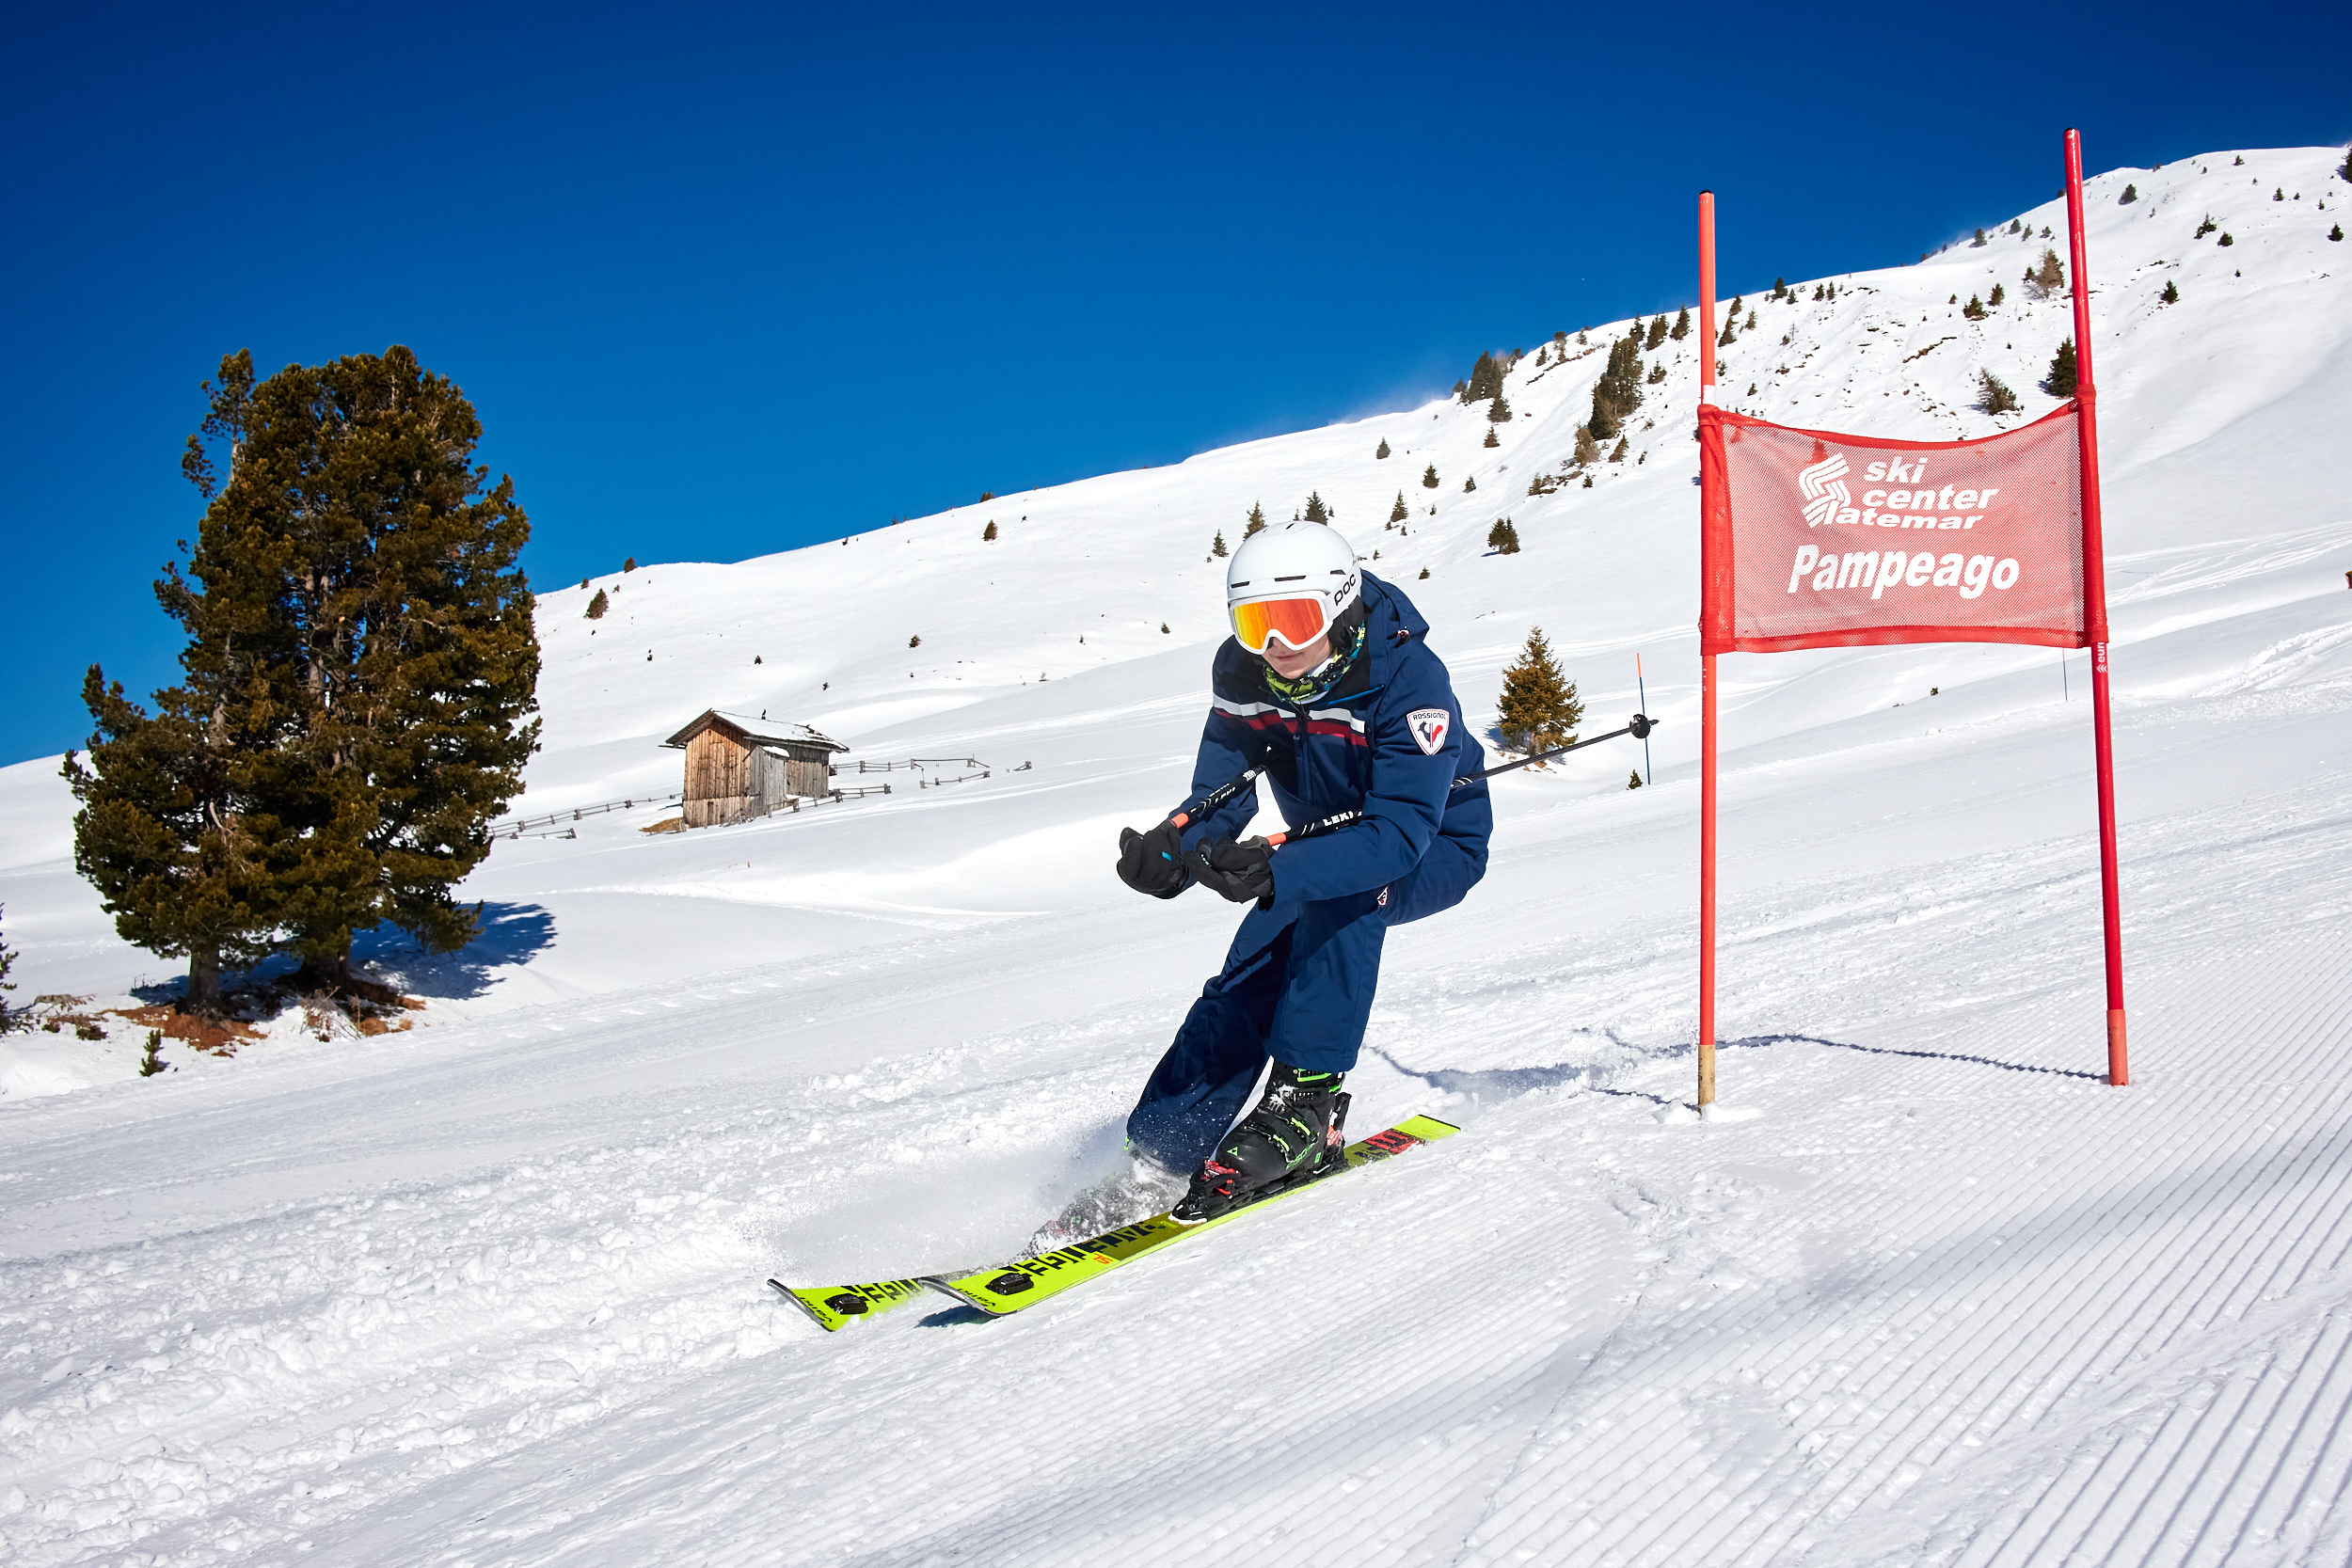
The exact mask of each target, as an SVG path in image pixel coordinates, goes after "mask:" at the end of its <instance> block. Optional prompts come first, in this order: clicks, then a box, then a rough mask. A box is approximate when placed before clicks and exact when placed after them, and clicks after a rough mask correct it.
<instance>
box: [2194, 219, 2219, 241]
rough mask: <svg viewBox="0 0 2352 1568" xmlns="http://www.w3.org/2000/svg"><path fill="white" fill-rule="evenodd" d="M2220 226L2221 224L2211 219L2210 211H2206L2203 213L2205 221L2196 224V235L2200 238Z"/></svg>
mask: <svg viewBox="0 0 2352 1568" xmlns="http://www.w3.org/2000/svg"><path fill="white" fill-rule="evenodd" d="M2220 227H2221V225H2219V224H2217V223H2216V222H2214V221H2213V214H2211V213H2207V214H2205V221H2204V222H2202V223H2201V224H2199V225H2198V226H2197V236H2196V237H2197V238H2199V239H2203V238H2204V237H2205V236H2206V235H2208V234H2210V233H2212V232H2213V231H2214V230H2217V229H2218V228H2220Z"/></svg>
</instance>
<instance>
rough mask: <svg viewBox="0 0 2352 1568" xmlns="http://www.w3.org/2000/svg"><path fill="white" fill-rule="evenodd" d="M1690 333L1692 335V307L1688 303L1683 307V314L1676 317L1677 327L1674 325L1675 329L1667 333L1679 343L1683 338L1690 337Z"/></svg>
mask: <svg viewBox="0 0 2352 1568" xmlns="http://www.w3.org/2000/svg"><path fill="white" fill-rule="evenodd" d="M1690 335H1691V308H1690V307H1689V306H1687V305H1686V306H1684V307H1683V308H1682V314H1680V315H1678V316H1677V317H1676V318H1675V327H1674V330H1673V331H1672V332H1669V333H1667V334H1666V336H1667V337H1669V338H1672V339H1673V340H1674V341H1676V342H1677V343H1678V342H1680V341H1682V340H1683V339H1685V338H1688V337H1689V336H1690Z"/></svg>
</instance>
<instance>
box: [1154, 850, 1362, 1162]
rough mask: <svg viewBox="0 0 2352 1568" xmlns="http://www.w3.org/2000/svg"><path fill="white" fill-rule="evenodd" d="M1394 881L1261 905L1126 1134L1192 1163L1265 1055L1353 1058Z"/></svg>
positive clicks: (1220, 1130) (1313, 1065) (1304, 1059)
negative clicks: (1332, 894)
mask: <svg viewBox="0 0 2352 1568" xmlns="http://www.w3.org/2000/svg"><path fill="white" fill-rule="evenodd" d="M1388 899H1389V890H1388V889H1385V888H1383V889H1377V890H1375V891H1373V892H1370V893H1359V894H1352V895H1349V896H1347V897H1345V898H1324V899H1317V900H1315V901H1314V902H1312V903H1307V904H1290V905H1282V904H1277V905H1276V906H1275V907H1274V908H1273V909H1271V910H1258V909H1252V910H1251V911H1249V912H1248V914H1246V915H1244V916H1243V917H1242V923H1241V929H1240V930H1238V931H1236V932H1234V933H1233V945H1232V949H1231V950H1230V951H1229V952H1228V953H1227V954H1226V956H1225V967H1224V969H1223V970H1221V971H1219V972H1218V974H1217V975H1216V978H1215V979H1212V980H1211V981H1210V982H1209V983H1208V985H1207V986H1205V987H1204V988H1202V990H1201V992H1200V1000H1199V1001H1197V1002H1195V1003H1194V1004H1193V1005H1192V1010H1191V1011H1190V1012H1189V1013H1187V1014H1185V1015H1184V1027H1183V1028H1181V1029H1179V1030H1177V1031H1176V1040H1175V1043H1174V1044H1172V1045H1170V1046H1169V1047H1168V1053H1167V1054H1166V1055H1164V1056H1162V1057H1161V1058H1160V1065H1159V1066H1158V1067H1156V1068H1154V1069H1152V1077H1151V1081H1150V1082H1148V1083H1147V1084H1145V1085H1144V1087H1143V1098H1142V1099H1140V1100H1138V1101H1136V1108H1135V1110H1134V1111H1133V1112H1131V1113H1129V1115H1128V1117H1127V1140H1128V1142H1129V1143H1130V1144H1131V1145H1132V1146H1133V1147H1134V1148H1136V1150H1137V1151H1139V1152H1141V1153H1144V1154H1147V1155H1149V1156H1151V1157H1152V1159H1154V1160H1156V1161H1158V1162H1159V1163H1160V1164H1163V1165H1165V1166H1167V1167H1168V1169H1170V1170H1174V1171H1184V1172H1190V1171H1193V1170H1196V1169H1198V1168H1199V1167H1200V1162H1201V1161H1203V1160H1205V1159H1207V1158H1208V1157H1209V1156H1210V1155H1211V1154H1212V1153H1214V1152H1216V1145H1217V1140H1218V1139H1220V1138H1222V1137H1224V1135H1225V1132H1226V1129H1228V1128H1230V1127H1231V1126H1232V1124H1233V1120H1234V1118H1235V1117H1239V1116H1240V1115H1241V1113H1242V1111H1243V1110H1244V1109H1245V1108H1246V1107H1247V1106H1248V1102H1249V1098H1250V1095H1251V1093H1252V1092H1253V1091H1254V1090H1255V1089H1256V1088H1257V1086H1258V1078H1259V1075H1260V1074H1261V1073H1263V1071H1264V1070H1265V1065H1266V1059H1267V1057H1269V1056H1271V1057H1273V1058H1274V1059H1275V1060H1276V1061H1279V1062H1287V1063H1289V1064H1290V1065H1291V1066H1292V1067H1295V1068H1305V1069H1309V1070H1311V1071H1316V1072H1345V1071H1347V1070H1348V1069H1351V1068H1353V1067H1354V1066H1355V1065H1356V1053H1357V1052H1358V1051H1359V1050H1361V1049H1362V1047H1363V1043H1364V1025H1365V1024H1366V1022H1369V1020H1370V1019H1371V1016H1372V994H1373V991H1374V990H1375V988H1377V986H1378V985H1379V983H1380V944H1381V939H1382V938H1383V937H1384V936H1385V935H1386V934H1387V932H1388V927H1389V913H1390V910H1389V903H1388Z"/></svg>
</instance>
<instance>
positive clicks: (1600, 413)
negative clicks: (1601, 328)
mask: <svg viewBox="0 0 2352 1568" xmlns="http://www.w3.org/2000/svg"><path fill="white" fill-rule="evenodd" d="M1641 351H1642V332H1641V328H1640V327H1638V326H1637V327H1635V328H1634V329H1633V330H1632V331H1631V332H1629V333H1627V334H1626V335H1625V336H1624V337H1622V338H1620V339H1618V340H1617V341H1615V342H1613V343H1612V344H1611V345H1610V346H1609V368H1608V369H1606V370H1604V371H1602V372H1600V379H1599V380H1598V381H1596V382H1594V383H1593V417H1592V418H1591V419H1590V420H1587V421H1586V428H1588V429H1590V430H1591V431H1592V433H1593V435H1594V436H1597V437H1598V438H1599V439H1601V440H1607V439H1608V438H1609V437H1610V436H1614V435H1615V434H1617V431H1618V430H1619V428H1620V427H1622V426H1623V425H1624V423H1625V420H1626V417H1627V416H1628V415H1629V414H1631V413H1632V412H1633V411H1634V410H1635V409H1636V408H1639V407H1640V406H1641V405H1642V360H1641Z"/></svg>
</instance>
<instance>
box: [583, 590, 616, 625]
mask: <svg viewBox="0 0 2352 1568" xmlns="http://www.w3.org/2000/svg"><path fill="white" fill-rule="evenodd" d="M610 609H612V601H611V600H609V599H607V598H606V597H605V596H604V590H603V589H601V588H599V589H597V590H596V597H595V598H593V599H590V600H589V601H588V619H590V620H591V621H601V620H603V619H604V612H605V611H606V610H610Z"/></svg>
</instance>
